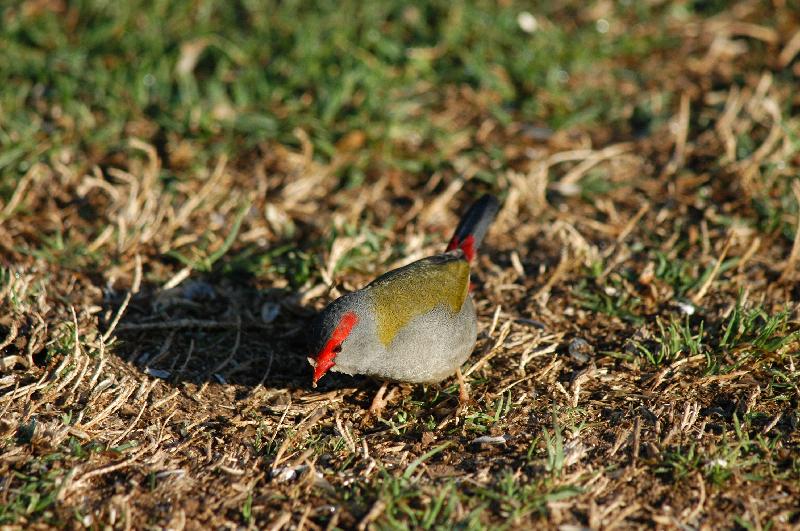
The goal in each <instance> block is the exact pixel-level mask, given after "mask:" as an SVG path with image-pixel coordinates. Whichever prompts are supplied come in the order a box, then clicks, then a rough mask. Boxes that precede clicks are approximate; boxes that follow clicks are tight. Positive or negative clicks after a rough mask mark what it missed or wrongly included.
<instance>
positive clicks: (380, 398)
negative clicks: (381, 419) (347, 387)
mask: <svg viewBox="0 0 800 531" xmlns="http://www.w3.org/2000/svg"><path fill="white" fill-rule="evenodd" d="M388 387H389V382H383V383H382V384H381V388H380V389H378V392H377V393H376V394H375V398H373V399H372V404H371V405H370V406H369V414H370V415H371V416H373V417H375V418H377V417H378V416H380V414H381V412H382V411H383V408H384V407H386V404H388V403H389V400H391V399H392V397H393V396H394V392H395V391H396V389H394V388H392V390H391V391H390V392H389V396H387V397H386V398H384V395H385V394H386V389H387V388H388Z"/></svg>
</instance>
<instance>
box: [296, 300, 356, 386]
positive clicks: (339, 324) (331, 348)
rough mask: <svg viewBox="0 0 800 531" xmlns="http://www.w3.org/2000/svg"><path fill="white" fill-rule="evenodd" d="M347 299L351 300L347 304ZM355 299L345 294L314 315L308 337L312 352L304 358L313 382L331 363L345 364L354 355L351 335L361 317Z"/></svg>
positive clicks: (353, 334) (315, 382)
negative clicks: (311, 367) (310, 333)
mask: <svg viewBox="0 0 800 531" xmlns="http://www.w3.org/2000/svg"><path fill="white" fill-rule="evenodd" d="M348 302H351V304H348ZM353 302H355V301H350V300H349V297H347V296H345V297H342V298H341V299H338V300H337V301H335V302H334V303H333V304H331V305H330V306H328V307H327V308H325V309H324V310H323V311H322V313H320V315H319V316H318V317H317V319H316V322H315V323H314V326H313V331H312V337H311V349H312V355H311V356H309V358H308V361H309V363H311V365H312V366H313V367H314V379H313V385H314V387H316V386H317V382H318V381H319V379H320V378H322V376H324V375H325V373H326V372H328V371H329V370H330V369H331V368H332V367H333V366H334V365H340V366H346V365H348V363H347V360H348V359H349V358H350V357H352V356H353V355H354V352H352V351H354V350H356V348H357V347H356V345H353V344H352V343H354V341H353V336H355V335H357V334H355V331H356V330H357V328H358V324H359V322H360V321H361V319H360V317H359V313H360V312H359V308H358V307H357V306H358V305H357V304H353Z"/></svg>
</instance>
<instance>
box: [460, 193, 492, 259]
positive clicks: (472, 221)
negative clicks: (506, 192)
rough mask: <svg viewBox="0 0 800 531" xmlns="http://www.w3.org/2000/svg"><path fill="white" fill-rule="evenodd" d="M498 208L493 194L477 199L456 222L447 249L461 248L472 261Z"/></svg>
mask: <svg viewBox="0 0 800 531" xmlns="http://www.w3.org/2000/svg"><path fill="white" fill-rule="evenodd" d="M499 208H500V203H499V202H498V201H497V198H496V197H495V196H493V195H489V194H486V195H484V196H483V197H481V198H480V199H478V200H477V201H476V202H475V204H473V205H472V206H471V207H470V208H469V210H467V213H466V214H464V216H463V217H462V218H461V221H459V222H458V227H456V232H455V234H453V238H452V239H451V240H450V243H449V244H448V245H447V250H448V251H452V250H453V249H461V250H462V251H464V256H466V257H467V260H469V261H472V259H473V258H474V257H475V253H476V252H478V248H479V247H480V246H481V242H482V241H483V237H484V236H485V235H486V231H487V230H488V229H489V225H490V224H491V223H492V220H493V219H494V217H495V215H496V214H497V211H498V209H499Z"/></svg>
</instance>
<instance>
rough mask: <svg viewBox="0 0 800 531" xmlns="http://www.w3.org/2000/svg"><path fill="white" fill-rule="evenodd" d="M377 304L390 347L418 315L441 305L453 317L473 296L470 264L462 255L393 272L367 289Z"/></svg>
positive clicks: (382, 337) (379, 328)
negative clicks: (398, 333) (470, 281)
mask: <svg viewBox="0 0 800 531" xmlns="http://www.w3.org/2000/svg"><path fill="white" fill-rule="evenodd" d="M366 289H367V290H368V291H369V293H370V295H371V297H372V302H373V304H374V305H375V315H376V325H377V333H378V339H379V340H380V341H381V343H383V344H384V345H385V346H388V345H389V344H390V343H391V342H392V340H393V339H394V337H395V336H396V335H397V332H399V331H400V330H401V329H402V328H403V327H404V326H405V325H407V324H408V323H409V322H410V321H411V320H412V319H413V318H415V317H417V316H418V315H422V314H425V313H427V312H430V311H431V310H433V309H434V308H436V307H437V306H440V307H442V308H444V309H446V310H447V311H450V312H452V314H453V315H455V314H457V313H458V312H459V311H461V307H462V306H463V304H464V300H465V299H466V298H467V294H468V293H469V262H467V261H466V260H465V259H464V255H463V253H461V252H450V253H445V254H441V255H437V256H432V257H429V258H423V259H422V260H418V261H416V262H413V263H411V264H409V265H407V266H405V267H401V268H399V269H395V270H393V271H389V272H388V273H386V274H384V275H381V276H380V277H378V278H377V279H375V280H374V281H373V282H372V283H371V284H369V286H367V288H366Z"/></svg>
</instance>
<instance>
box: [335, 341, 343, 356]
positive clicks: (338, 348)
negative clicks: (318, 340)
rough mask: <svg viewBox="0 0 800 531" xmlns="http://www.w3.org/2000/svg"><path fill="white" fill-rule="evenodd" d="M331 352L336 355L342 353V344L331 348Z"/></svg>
mask: <svg viewBox="0 0 800 531" xmlns="http://www.w3.org/2000/svg"><path fill="white" fill-rule="evenodd" d="M333 351H334V352H335V353H337V354H338V353H340V352H341V351H342V344H341V343H339V344H338V345H336V346H335V347H333Z"/></svg>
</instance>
